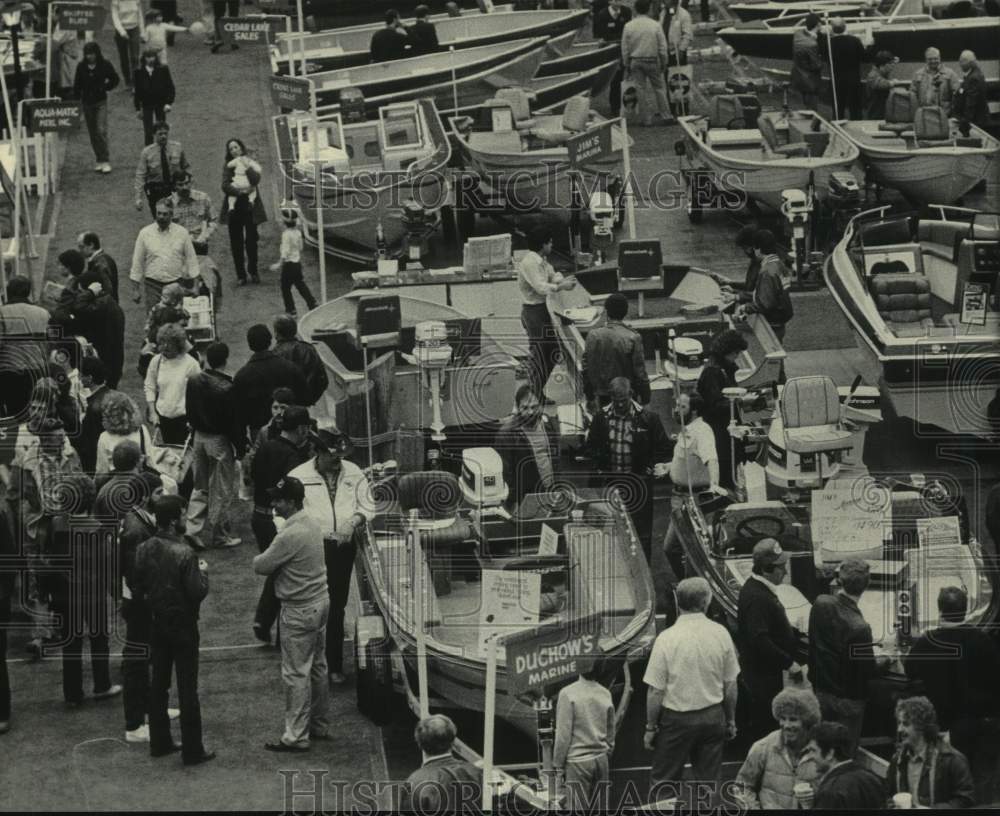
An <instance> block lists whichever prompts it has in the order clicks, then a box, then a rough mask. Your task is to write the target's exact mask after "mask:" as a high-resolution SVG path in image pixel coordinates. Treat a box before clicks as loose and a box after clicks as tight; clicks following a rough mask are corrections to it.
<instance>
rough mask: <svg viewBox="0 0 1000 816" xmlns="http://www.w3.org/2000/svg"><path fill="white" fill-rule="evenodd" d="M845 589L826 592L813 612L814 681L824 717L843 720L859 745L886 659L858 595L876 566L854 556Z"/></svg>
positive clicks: (844, 566) (841, 571)
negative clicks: (877, 651) (871, 691)
mask: <svg viewBox="0 0 1000 816" xmlns="http://www.w3.org/2000/svg"><path fill="white" fill-rule="evenodd" d="M837 580H838V581H839V583H840V589H839V591H838V592H837V594H836V595H820V596H819V597H818V598H817V599H816V602H815V603H814V604H813V606H812V609H811V610H810V612H809V680H810V682H811V683H812V685H813V691H815V692H816V696H817V697H818V698H819V703H820V707H821V708H822V710H823V719H825V720H832V721H834V722H840V723H843V724H844V725H845V726H847V728H848V730H849V731H850V734H851V745H852V746H853V747H852V749H851V751H850V752H849V753H850V755H851V756H853V754H854V749H855V748H857V744H858V739H859V738H860V736H861V726H862V723H863V721H864V716H865V704H866V703H867V701H868V687H869V684H870V682H871V680H872V679H873V678H874V677H875V675H876V674H877V673H878V671H879V670H880V669H881V668H883V667H884V665H885V663H884V662H881V661H876V659H875V655H874V652H873V649H872V628H871V626H869V625H868V622H867V621H866V620H865V618H864V616H863V615H862V614H861V610H860V609H859V608H858V600H859V599H860V598H861V595H862V594H863V593H864V591H865V590H866V589H867V588H868V583H869V580H870V568H869V566H868V564H867V563H866V562H865V561H861V560H860V559H856V558H849V559H846V560H844V561H841V562H840V566H839V567H838V569H837Z"/></svg>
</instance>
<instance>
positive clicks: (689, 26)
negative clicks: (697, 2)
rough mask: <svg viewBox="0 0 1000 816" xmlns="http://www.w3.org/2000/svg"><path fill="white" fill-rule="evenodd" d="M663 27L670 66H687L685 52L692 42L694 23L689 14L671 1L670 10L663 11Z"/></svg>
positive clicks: (678, 2)
mask: <svg viewBox="0 0 1000 816" xmlns="http://www.w3.org/2000/svg"><path fill="white" fill-rule="evenodd" d="M663 14H664V20H663V23H664V25H663V27H664V29H665V30H666V33H667V51H668V53H669V55H670V62H669V64H670V65H687V52H688V49H689V48H690V47H691V43H692V41H693V40H694V23H693V22H692V20H691V12H690V11H688V10H687V9H686V8H684V6H682V5H681V3H680V0H673V3H672V4H671V6H670V8H668V9H664V12H663Z"/></svg>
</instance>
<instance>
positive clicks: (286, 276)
mask: <svg viewBox="0 0 1000 816" xmlns="http://www.w3.org/2000/svg"><path fill="white" fill-rule="evenodd" d="M293 286H294V287H295V288H296V289H298V291H299V294H300V295H301V296H302V299H303V300H304V301H305V302H306V308H307V309H310V310H312V309H315V308H316V298H314V297H313V293H312V292H311V291H310V290H309V287H308V286H307V285H306V282H305V279H304V278H303V277H302V264H301V263H292V262H291V261H284V262H283V263H282V264H281V299H282V300H283V301H284V303H285V311H286V312H288V313H289V314H294V312H295V301H294V300H292V287H293Z"/></svg>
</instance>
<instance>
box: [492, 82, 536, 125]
mask: <svg viewBox="0 0 1000 816" xmlns="http://www.w3.org/2000/svg"><path fill="white" fill-rule="evenodd" d="M494 96H495V97H496V98H497V99H502V100H504V101H505V102H510V109H511V110H512V111H513V112H514V124H515V126H516V127H517V128H519V129H522V130H523V129H528V128H533V127H534V126H535V124H536V122H535V120H534V118H532V116H531V102H532V100H533V99H534V94H533V93H530V92H529V91H526V90H525V89H524V88H501V89H500V90H499V91H497V92H496V94H494Z"/></svg>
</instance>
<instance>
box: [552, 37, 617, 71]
mask: <svg viewBox="0 0 1000 816" xmlns="http://www.w3.org/2000/svg"><path fill="white" fill-rule="evenodd" d="M620 60H621V46H620V45H619V44H618V43H594V42H584V43H573V44H572V45H571V46H570V47H569V48H567V49H566V50H564V51H563V53H562V54H561V55H560V56H558V57H553V58H552V59H549V60H546V61H545V62H543V63H542V65H541V67H540V68H539V69H538V73H537V74H535V76H536V77H547V76H557V75H560V74H570V73H576V72H579V71H589V70H591V69H592V68H596V67H598V66H602V65H608V64H612V63H615V64H617V63H618V62H619V61H620Z"/></svg>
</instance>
